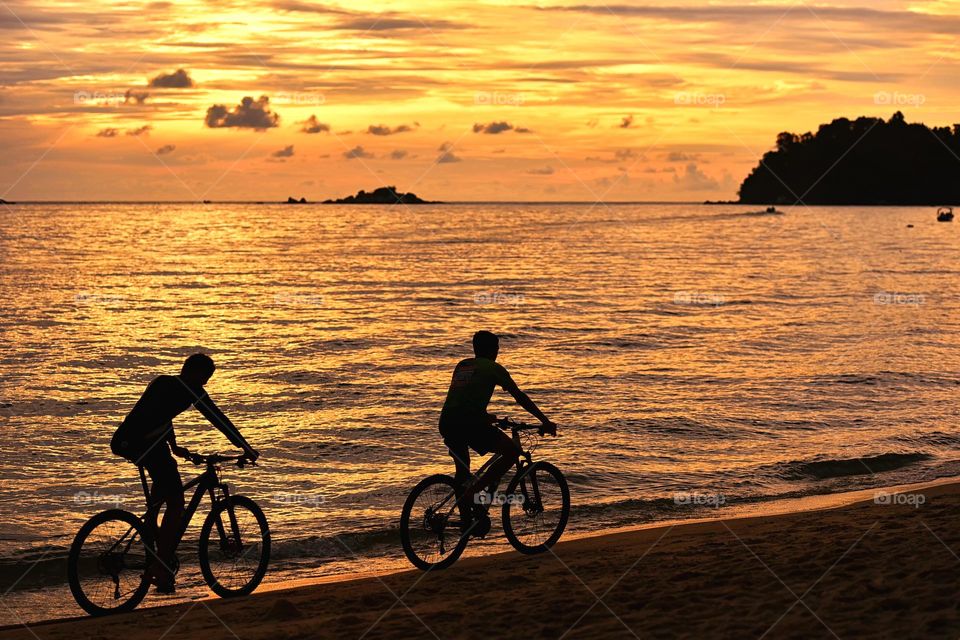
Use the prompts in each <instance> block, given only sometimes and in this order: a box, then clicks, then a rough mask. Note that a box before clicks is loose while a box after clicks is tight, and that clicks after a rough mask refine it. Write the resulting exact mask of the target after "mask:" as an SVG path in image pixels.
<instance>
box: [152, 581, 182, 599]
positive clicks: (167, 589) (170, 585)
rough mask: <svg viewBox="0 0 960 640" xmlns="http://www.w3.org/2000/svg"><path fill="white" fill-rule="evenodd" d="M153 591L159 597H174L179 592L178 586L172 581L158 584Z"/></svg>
mask: <svg viewBox="0 0 960 640" xmlns="http://www.w3.org/2000/svg"><path fill="white" fill-rule="evenodd" d="M153 591H154V593H157V594H159V595H164V596H172V595H173V594H175V593H176V592H177V584H176V583H175V582H174V581H173V580H172V579H171V580H169V581H167V582H157V583H156V587H154V589H153Z"/></svg>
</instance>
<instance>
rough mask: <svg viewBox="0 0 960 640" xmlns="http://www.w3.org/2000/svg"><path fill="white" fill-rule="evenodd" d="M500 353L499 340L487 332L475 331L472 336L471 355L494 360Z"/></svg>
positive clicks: (495, 335) (493, 334)
mask: <svg viewBox="0 0 960 640" xmlns="http://www.w3.org/2000/svg"><path fill="white" fill-rule="evenodd" d="M498 353H500V338H498V337H497V334H495V333H491V332H489V331H477V332H476V333H475V334H473V354H474V355H475V356H477V357H478V358H489V359H490V360H496V359H497V354H498Z"/></svg>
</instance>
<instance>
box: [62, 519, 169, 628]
mask: <svg viewBox="0 0 960 640" xmlns="http://www.w3.org/2000/svg"><path fill="white" fill-rule="evenodd" d="M143 533H144V524H143V522H142V521H141V520H140V518H138V517H137V516H135V515H133V514H132V513H130V512H128V511H122V510H120V509H111V510H109V511H104V512H102V513H98V514H97V515H95V516H93V517H92V518H90V519H89V520H87V522H86V524H84V525H83V526H82V527H80V531H78V532H77V535H76V537H75V538H74V539H73V544H72V545H71V546H70V555H69V556H68V557H67V581H68V582H69V583H70V591H71V592H72V593H73V597H74V599H75V600H76V601H77V604H79V605H80V607H81V608H82V609H83V610H84V611H86V612H87V613H89V614H90V615H92V616H102V615H106V614H109V613H121V612H124V611H131V610H133V609H134V608H136V606H137V605H138V604H140V603H141V602H142V601H143V598H144V597H145V596H146V595H147V591H148V590H149V589H150V583H149V582H148V581H147V580H146V579H144V572H145V571H146V568H147V561H148V559H152V558H153V557H154V555H153V554H154V549H153V546H152V543H151V542H150V541H149V540H145V539H144V536H143Z"/></svg>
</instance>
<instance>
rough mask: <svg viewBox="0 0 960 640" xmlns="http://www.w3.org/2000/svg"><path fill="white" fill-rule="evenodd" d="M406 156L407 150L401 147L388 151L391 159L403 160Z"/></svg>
mask: <svg viewBox="0 0 960 640" xmlns="http://www.w3.org/2000/svg"><path fill="white" fill-rule="evenodd" d="M406 157H407V152H406V151H404V150H403V149H394V150H393V151H391V152H390V159H391V160H403V159H404V158H406Z"/></svg>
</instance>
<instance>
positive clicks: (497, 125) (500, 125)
mask: <svg viewBox="0 0 960 640" xmlns="http://www.w3.org/2000/svg"><path fill="white" fill-rule="evenodd" d="M504 131H515V132H517V133H533V132H532V131H531V130H530V129H527V128H526V127H514V126H513V125H512V124H510V123H509V122H505V121H503V120H501V121H499V122H488V123H487V124H483V123H482V122H477V123H475V124H474V125H473V132H474V133H489V134H491V135H495V134H498V133H503V132H504Z"/></svg>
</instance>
